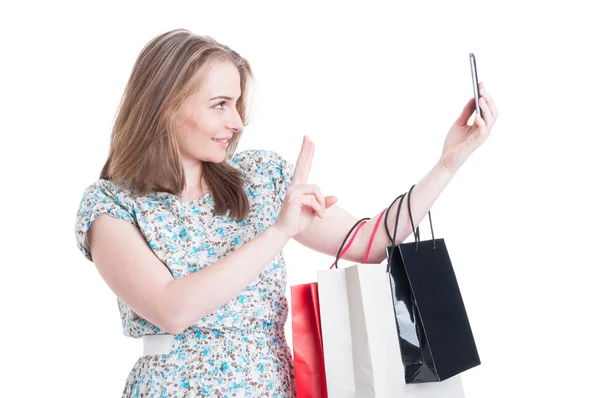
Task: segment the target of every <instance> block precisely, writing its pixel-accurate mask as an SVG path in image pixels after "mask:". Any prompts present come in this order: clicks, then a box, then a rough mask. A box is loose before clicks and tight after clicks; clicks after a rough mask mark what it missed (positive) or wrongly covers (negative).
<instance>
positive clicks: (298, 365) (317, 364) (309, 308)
mask: <svg viewBox="0 0 600 398" xmlns="http://www.w3.org/2000/svg"><path fill="white" fill-rule="evenodd" d="M384 212H385V210H384ZM381 215H383V212H382V213H381ZM366 220H368V218H367V219H362V220H360V225H358V227H357V228H356V230H355V231H354V235H353V236H352V238H351V239H350V242H348V244H347V245H346V247H345V248H344V250H343V251H342V253H341V255H340V256H339V257H340V258H341V257H342V256H343V255H344V253H346V251H347V250H348V248H349V247H350V245H351V244H352V242H353V241H354V238H355V237H356V234H357V233H358V231H359V230H360V228H361V227H362V226H363V225H364V224H365V223H366ZM380 220H381V216H379V219H378V220H377V225H376V226H375V228H374V230H373V234H372V236H371V240H370V242H369V247H368V249H367V253H366V255H365V259H364V262H365V263H366V262H367V260H368V257H369V252H370V251H371V245H372V244H373V239H374V238H375V232H376V231H377V227H378V225H379V221H380ZM334 265H335V263H334V264H333V265H332V267H333V266H334ZM291 299H292V300H291V302H292V303H291V304H292V345H293V350H294V377H295V383H296V398H327V384H326V376H325V361H324V357H323V339H322V337H321V317H320V312H319V293H318V288H317V283H316V282H312V283H305V284H302V285H294V286H292V287H291Z"/></svg>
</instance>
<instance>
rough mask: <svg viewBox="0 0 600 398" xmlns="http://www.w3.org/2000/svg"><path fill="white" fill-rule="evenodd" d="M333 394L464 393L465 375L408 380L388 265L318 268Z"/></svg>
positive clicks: (348, 397)
mask: <svg viewBox="0 0 600 398" xmlns="http://www.w3.org/2000/svg"><path fill="white" fill-rule="evenodd" d="M317 280H318V289H319V305H320V313H321V327H322V336H323V353H324V357H325V374H326V378H327V392H328V397H329V398H354V397H357V398H396V397H408V398H464V391H463V387H462V381H461V379H460V376H455V377H453V378H450V379H448V380H445V381H442V382H435V383H421V384H408V385H407V384H405V382H404V366H403V364H402V356H401V353H400V344H399V340H398V332H397V329H396V322H395V315H394V306H393V304H392V293H391V287H390V281H389V276H388V274H387V273H386V264H357V265H353V266H351V267H348V268H339V269H332V270H325V271H318V272H317Z"/></svg>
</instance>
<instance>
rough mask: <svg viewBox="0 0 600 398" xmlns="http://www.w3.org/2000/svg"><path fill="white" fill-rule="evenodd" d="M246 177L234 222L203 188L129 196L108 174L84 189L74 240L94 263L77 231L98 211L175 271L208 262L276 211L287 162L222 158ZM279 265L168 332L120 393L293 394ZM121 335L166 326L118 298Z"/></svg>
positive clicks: (271, 156) (243, 155) (270, 156)
mask: <svg viewBox="0 0 600 398" xmlns="http://www.w3.org/2000/svg"><path fill="white" fill-rule="evenodd" d="M227 161H228V162H230V164H232V165H233V166H234V167H237V168H239V169H240V170H241V171H242V173H243V175H244V178H245V187H244V188H245V192H246V195H247V197H248V200H249V202H250V213H249V215H248V216H247V217H246V218H245V219H244V220H243V221H236V220H233V219H232V218H231V217H230V216H229V213H227V214H226V215H224V216H219V215H216V214H215V213H214V207H213V202H212V197H211V195H210V194H207V195H205V196H203V197H201V198H198V199H196V200H193V201H190V202H183V201H181V200H180V199H179V198H178V197H177V196H175V195H172V194H169V193H166V192H156V193H152V194H149V195H145V196H135V195H133V194H132V193H131V192H130V191H129V190H128V189H126V188H124V187H120V186H117V185H116V184H114V183H113V182H111V181H108V180H99V181H97V182H96V183H94V184H92V185H90V186H89V187H87V188H86V190H85V192H84V194H83V198H82V200H81V203H80V206H79V210H78V212H77V217H76V225H75V236H76V240H77V246H78V248H79V249H80V250H81V252H82V253H83V254H84V256H85V257H86V258H87V259H88V260H90V261H93V259H92V256H91V253H90V252H89V249H88V246H87V240H86V233H87V230H88V229H89V227H90V225H91V223H92V222H93V220H94V219H95V218H96V217H97V216H99V215H100V214H108V215H110V216H111V217H114V218H119V219H122V220H124V221H126V222H129V223H131V224H133V225H135V226H137V227H138V228H139V229H140V231H141V233H142V235H143V236H144V238H145V239H146V241H147V242H148V245H149V246H150V248H151V249H152V250H153V252H154V253H155V254H156V256H157V257H158V258H159V259H160V260H161V261H162V262H163V263H164V264H165V265H166V266H167V267H168V269H169V270H170V272H171V274H172V275H173V277H174V278H181V277H183V276H185V275H189V274H191V273H193V272H196V271H198V270H201V269H202V268H204V267H206V266H208V265H210V264H213V263H215V262H217V261H218V260H219V259H221V258H223V257H224V256H226V255H227V254H228V253H230V252H232V251H233V250H235V249H237V248H239V247H241V246H242V245H243V244H244V243H246V242H248V241H249V240H251V239H253V238H254V237H256V236H258V235H260V234H261V233H262V232H264V231H265V230H266V229H268V228H269V227H270V226H271V225H272V224H273V222H274V221H275V220H276V219H277V215H278V214H279V210H280V209H281V205H282V203H283V199H284V198H285V194H286V192H287V188H288V186H289V184H290V183H291V178H292V175H293V167H294V166H293V164H292V163H290V162H289V161H287V160H285V159H283V158H282V157H281V156H280V155H279V154H277V153H276V152H273V151H266V150H246V151H242V152H239V153H237V154H236V155H234V157H233V158H232V159H229V160H227ZM286 278H287V273H286V267H285V261H284V257H283V253H282V252H280V253H279V254H278V255H277V256H276V257H275V258H274V259H273V261H272V262H271V263H270V264H269V265H268V266H267V267H266V268H265V269H264V270H263V272H261V274H260V275H259V276H258V277H257V278H256V279H255V280H254V281H253V282H252V283H251V284H250V285H248V286H247V287H246V288H245V289H244V290H243V291H241V292H240V293H239V294H238V296H237V297H235V298H233V299H232V300H230V301H229V302H228V303H225V304H224V305H223V306H222V307H221V308H219V309H218V310H216V311H215V312H213V313H212V314H210V315H207V316H206V317H204V318H202V319H200V320H198V321H197V322H196V323H194V324H193V325H191V326H190V327H189V328H187V329H186V330H184V331H183V332H182V333H180V334H178V335H177V336H175V339H174V343H173V344H172V346H171V347H170V352H169V353H168V354H165V355H145V356H140V357H139V358H138V359H137V361H136V362H135V364H134V365H133V368H132V370H131V372H130V374H129V376H128V378H127V380H126V383H125V387H124V390H123V395H122V396H123V397H148V398H149V397H169V398H175V397H194V396H196V397H204V396H210V397H258V396H264V397H281V398H288V397H294V395H295V394H294V380H293V372H292V358H291V353H290V349H289V347H288V345H287V343H286V339H285V334H284V324H285V321H286V318H287V311H288V304H287V300H286V298H285V289H286ZM117 304H118V308H119V311H120V314H121V322H122V326H123V333H124V334H125V335H126V336H130V337H134V338H140V337H142V336H144V335H152V334H166V333H167V332H166V331H164V330H161V329H160V328H159V327H157V326H155V325H153V324H151V323H150V322H148V321H147V320H145V319H143V318H142V317H141V316H139V315H138V314H136V313H135V312H133V311H132V310H131V309H129V308H128V307H127V306H126V305H125V304H124V303H123V302H122V301H121V300H120V299H118V298H117Z"/></svg>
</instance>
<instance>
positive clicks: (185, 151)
mask: <svg viewBox="0 0 600 398" xmlns="http://www.w3.org/2000/svg"><path fill="white" fill-rule="evenodd" d="M240 95H241V88H240V75H239V72H238V70H237V68H236V67H235V65H233V64H232V63H230V62H218V63H216V64H214V65H213V66H212V67H211V68H210V70H209V71H208V73H207V75H206V76H205V79H204V81H203V82H202V85H201V87H200V89H199V90H198V91H197V92H195V93H193V94H192V95H190V96H189V97H188V98H186V99H185V101H184V102H183V104H182V106H181V108H179V109H178V111H177V112H176V114H175V136H176V137H177V143H178V144H179V151H180V154H181V158H182V161H183V163H184V164H187V165H192V164H195V163H198V161H204V162H213V163H221V162H222V161H224V160H225V155H226V149H227V146H228V145H229V142H230V141H231V137H232V136H233V135H234V134H237V133H239V132H240V131H241V130H242V129H243V127H244V125H243V122H242V119H241V118H240V115H239V114H238V111H237V109H236V107H235V104H236V102H237V100H238V99H239V97H240ZM217 139H218V140H223V141H224V142H223V143H220V142H216V141H215V140H217Z"/></svg>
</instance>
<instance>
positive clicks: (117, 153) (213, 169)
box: [100, 29, 252, 221]
mask: <svg viewBox="0 0 600 398" xmlns="http://www.w3.org/2000/svg"><path fill="white" fill-rule="evenodd" d="M222 61H228V62H231V63H232V64H233V65H235V66H236V67H237V69H238V71H239V74H240V85H241V97H240V99H239V100H238V102H237V104H236V108H237V111H238V113H239V115H240V118H241V119H242V122H243V124H244V126H247V125H248V116H247V115H246V106H247V102H248V98H247V96H248V91H249V90H248V86H249V84H250V82H251V79H252V70H251V68H250V65H249V63H248V61H246V59H244V58H242V57H241V56H240V55H239V54H238V53H237V52H235V51H233V50H231V49H230V48H229V47H227V46H225V45H223V44H220V43H218V42H217V41H216V40H214V39H213V38H211V37H210V36H200V35H196V34H193V33H191V32H190V31H188V30H186V29H176V30H172V31H169V32H166V33H163V34H161V35H159V36H157V37H155V38H154V39H152V40H151V41H150V42H149V43H148V44H146V46H145V47H144V48H143V49H142V51H141V52H140V54H139V56H138V58H137V60H136V62H135V65H134V66H133V70H132V72H131V76H130V77H129V81H128V82H127V86H126V87H125V91H124V93H123V97H122V98H121V103H120V106H119V108H118V111H117V116H116V118H115V123H114V126H113V130H112V135H111V141H110V150H109V155H108V159H107V161H106V164H105V165H104V167H103V168H102V172H101V173H100V178H101V179H106V180H111V181H113V182H114V183H117V184H119V185H124V186H127V187H129V188H130V189H131V190H132V193H133V194H136V195H137V194H139V195H146V194H148V193H151V192H157V191H158V192H165V191H166V192H169V193H171V194H174V195H177V194H178V193H179V192H182V191H183V189H184V187H185V176H184V171H183V165H182V163H181V159H180V157H179V149H178V146H177V140H176V139H175V134H174V128H173V126H174V124H173V123H174V114H175V112H176V111H177V110H178V108H179V107H180V106H181V104H182V103H183V101H184V100H185V99H186V97H187V96H188V95H190V94H192V93H194V92H195V91H196V90H197V89H198V88H199V87H200V84H201V83H202V80H203V78H204V76H205V75H206V72H207V71H208V70H209V69H210V67H211V66H212V65H213V64H214V63H216V62H222ZM241 134H242V132H239V133H236V134H234V136H233V137H232V139H231V141H230V144H229V146H228V148H227V151H226V159H231V158H232V156H233V155H234V153H235V150H236V148H237V145H238V142H239V140H240V137H241ZM202 175H203V177H204V179H205V180H206V183H207V185H208V187H209V189H210V190H211V192H212V197H213V201H214V206H215V212H216V214H219V215H224V214H225V213H226V212H227V210H230V211H231V213H230V216H231V217H232V218H235V219H237V220H238V221H242V220H243V219H244V218H245V217H246V216H247V215H248V211H249V203H248V198H247V197H246V195H245V193H244V187H243V181H244V180H243V178H242V174H241V172H240V171H239V170H238V169H236V168H235V167H233V166H231V165H230V164H228V163H227V161H223V162H222V163H212V162H203V163H202ZM163 181H164V182H165V184H162V183H161V182H163Z"/></svg>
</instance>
